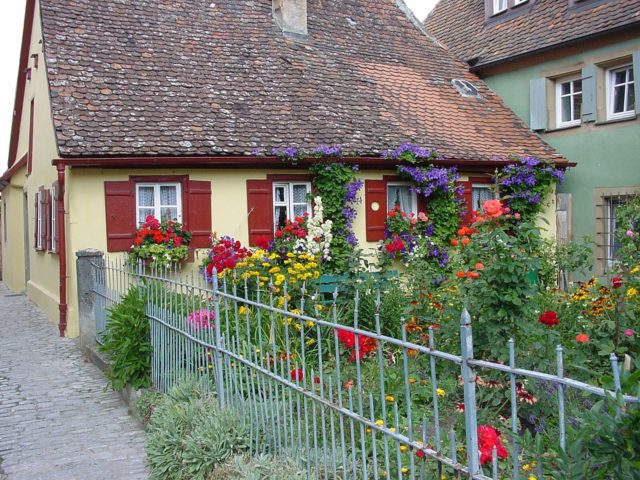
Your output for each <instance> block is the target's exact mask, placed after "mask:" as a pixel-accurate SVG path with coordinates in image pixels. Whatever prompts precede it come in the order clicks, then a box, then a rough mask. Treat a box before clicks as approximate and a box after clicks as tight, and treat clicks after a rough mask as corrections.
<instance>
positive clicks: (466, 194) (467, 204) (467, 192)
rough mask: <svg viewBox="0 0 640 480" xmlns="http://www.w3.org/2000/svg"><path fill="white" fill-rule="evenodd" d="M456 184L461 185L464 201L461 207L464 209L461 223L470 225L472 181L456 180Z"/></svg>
mask: <svg viewBox="0 0 640 480" xmlns="http://www.w3.org/2000/svg"><path fill="white" fill-rule="evenodd" d="M456 184H457V185H462V187H463V188H464V191H463V192H462V199H463V201H464V203H463V205H462V209H463V210H464V211H465V214H464V216H463V217H462V222H461V223H462V225H464V226H468V225H471V218H472V217H473V215H472V211H473V183H472V182H456Z"/></svg>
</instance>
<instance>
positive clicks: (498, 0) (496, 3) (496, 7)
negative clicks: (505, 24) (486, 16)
mask: <svg viewBox="0 0 640 480" xmlns="http://www.w3.org/2000/svg"><path fill="white" fill-rule="evenodd" d="M500 4H503V5H504V7H502V8H500ZM508 8H509V2H508V0H493V15H496V14H498V13H502V12H505V11H507V9H508Z"/></svg>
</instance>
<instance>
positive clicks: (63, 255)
mask: <svg viewBox="0 0 640 480" xmlns="http://www.w3.org/2000/svg"><path fill="white" fill-rule="evenodd" d="M56 169H57V170H58V201H57V203H58V205H57V219H56V220H57V226H58V262H59V269H60V305H59V308H60V322H59V324H58V329H59V330H60V336H61V337H64V334H65V331H66V330H67V310H68V309H67V241H66V238H65V222H64V177H65V175H64V174H65V166H64V164H62V163H58V164H57V165H56Z"/></svg>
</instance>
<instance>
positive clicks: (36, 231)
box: [33, 190, 42, 250]
mask: <svg viewBox="0 0 640 480" xmlns="http://www.w3.org/2000/svg"><path fill="white" fill-rule="evenodd" d="M40 195H42V193H41V192H40V191H39V190H38V191H37V192H36V194H35V200H34V212H35V214H34V216H33V218H34V219H35V221H34V222H33V223H34V226H33V248H35V249H36V250H38V238H39V236H40V229H39V228H38V204H39V202H40Z"/></svg>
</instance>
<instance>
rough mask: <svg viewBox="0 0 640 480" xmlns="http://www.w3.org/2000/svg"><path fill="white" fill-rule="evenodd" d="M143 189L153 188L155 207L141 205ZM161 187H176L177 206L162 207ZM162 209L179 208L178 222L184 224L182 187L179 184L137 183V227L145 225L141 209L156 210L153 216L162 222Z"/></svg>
mask: <svg viewBox="0 0 640 480" xmlns="http://www.w3.org/2000/svg"><path fill="white" fill-rule="evenodd" d="M142 187H147V188H148V187H153V207H151V206H144V205H140V188H142ZM160 187H176V200H177V205H161V204H160ZM162 207H177V211H178V214H177V218H176V220H175V221H176V222H179V223H182V185H181V184H180V183H177V182H159V183H153V182H140V183H136V223H137V225H141V224H142V223H144V220H143V221H142V222H141V221H140V210H141V209H150V208H153V209H154V213H153V216H154V217H155V218H157V219H158V220H161V216H160V211H161V209H162Z"/></svg>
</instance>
